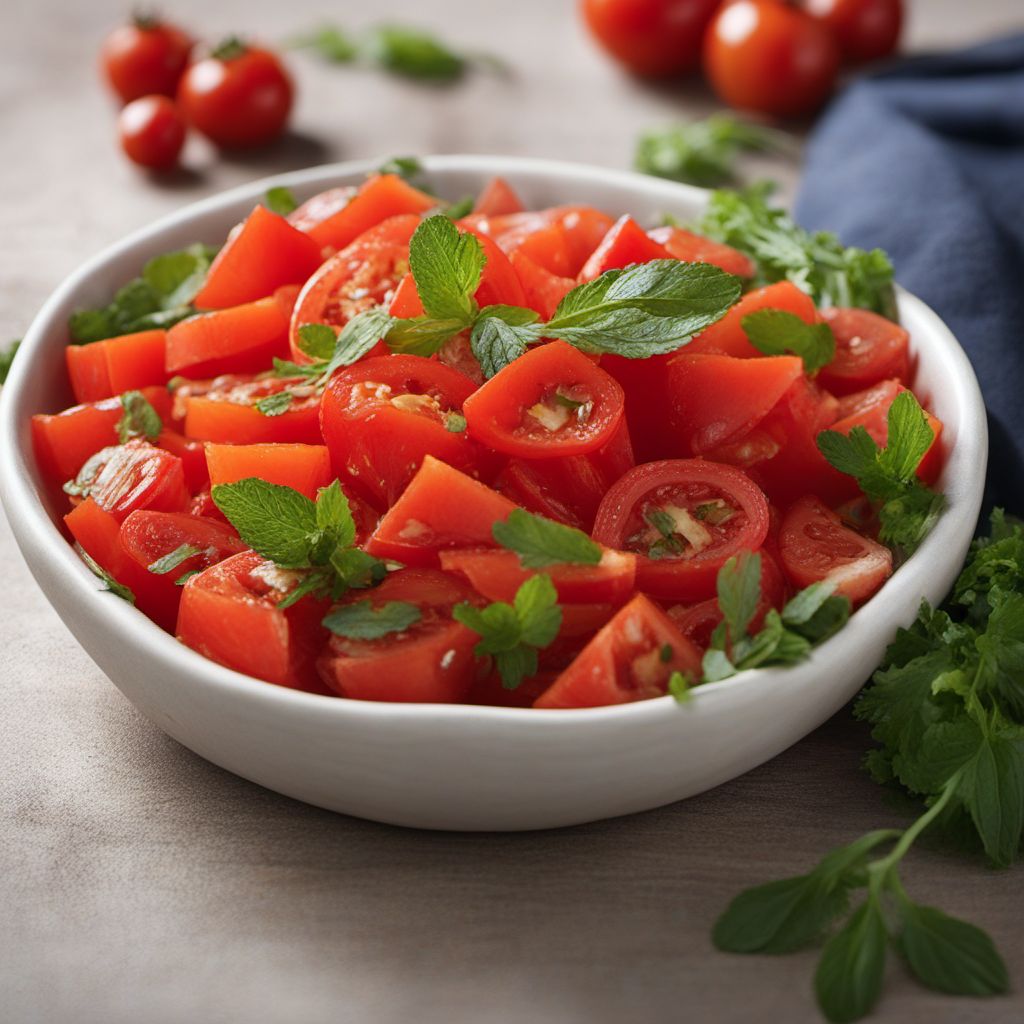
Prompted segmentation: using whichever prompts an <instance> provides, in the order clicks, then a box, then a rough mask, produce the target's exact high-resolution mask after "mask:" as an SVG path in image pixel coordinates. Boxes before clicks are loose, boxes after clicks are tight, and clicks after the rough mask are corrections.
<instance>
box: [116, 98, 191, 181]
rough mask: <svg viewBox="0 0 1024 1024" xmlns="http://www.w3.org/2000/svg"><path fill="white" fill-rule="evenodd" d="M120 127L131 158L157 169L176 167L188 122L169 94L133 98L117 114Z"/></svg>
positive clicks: (122, 143)
mask: <svg viewBox="0 0 1024 1024" xmlns="http://www.w3.org/2000/svg"><path fill="white" fill-rule="evenodd" d="M117 130H118V134H119V135H120V137H121V148H122V149H123V150H124V151H125V153H126V154H127V156H128V159H129V160H132V161H134V162H135V163H137V164H139V165H140V166H142V167H152V168H154V169H155V170H166V169H167V168H169V167H173V166H174V165H175V164H176V163H177V162H178V155H179V154H180V153H181V147H182V146H183V145H184V144H185V122H184V120H183V119H182V116H181V114H180V113H179V111H178V108H177V107H176V106H175V105H174V102H173V101H172V100H169V99H168V98H167V97H166V96H142V97H141V98H139V99H137V100H132V102H131V103H129V104H128V105H127V106H126V107H125V108H124V109H123V110H122V111H121V113H120V114H118V117H117Z"/></svg>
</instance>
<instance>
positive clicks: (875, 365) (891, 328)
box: [818, 308, 910, 395]
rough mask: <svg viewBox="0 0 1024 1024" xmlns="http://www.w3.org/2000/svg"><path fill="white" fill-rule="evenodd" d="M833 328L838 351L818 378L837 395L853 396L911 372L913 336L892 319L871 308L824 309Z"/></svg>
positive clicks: (904, 378)
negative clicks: (911, 343)
mask: <svg viewBox="0 0 1024 1024" xmlns="http://www.w3.org/2000/svg"><path fill="white" fill-rule="evenodd" d="M821 315H822V317H823V319H824V320H825V323H827V324H828V325H829V327H831V328H832V334H833V335H834V336H835V339H836V354H835V358H834V359H833V360H832V362H831V363H829V364H828V366H824V367H822V369H821V371H820V373H819V374H818V380H819V381H820V382H821V383H822V384H823V385H824V386H825V387H827V388H828V389H829V390H830V391H831V392H832V393H833V394H835V395H849V394H852V393H853V392H855V391H862V390H863V389H864V388H867V387H870V386H871V385H872V384H877V383H878V382H879V381H883V380H888V379H890V378H893V377H895V378H897V379H899V380H903V381H905V380H906V379H907V377H908V376H909V373H910V352H909V343H910V335H909V334H907V332H906V331H905V330H904V329H903V328H902V327H900V325H899V324H894V323H893V322H892V321H891V320H887V319H886V318H885V317H884V316H879V315H878V314H877V313H872V312H871V311H870V310H867V309H840V308H836V309H823V310H822V311H821Z"/></svg>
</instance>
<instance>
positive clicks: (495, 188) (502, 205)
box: [473, 178, 524, 217]
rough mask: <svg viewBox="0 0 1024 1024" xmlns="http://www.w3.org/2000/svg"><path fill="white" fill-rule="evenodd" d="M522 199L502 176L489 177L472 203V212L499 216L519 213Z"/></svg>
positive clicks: (521, 208) (486, 215) (521, 207)
mask: <svg viewBox="0 0 1024 1024" xmlns="http://www.w3.org/2000/svg"><path fill="white" fill-rule="evenodd" d="M523 208H524V207H523V201H522V200H521V199H520V198H519V195H518V193H517V192H516V190H515V189H514V188H513V187H512V186H511V185H510V184H509V183H508V182H507V181H506V180H505V179H504V178H491V180H490V181H489V182H487V184H486V185H484V187H483V188H482V189H481V190H480V195H478V196H477V197H476V202H475V203H474V204H473V212H474V213H480V214H483V215H484V216H485V217H501V216H504V215H505V214H506V213H521V212H522V210H523Z"/></svg>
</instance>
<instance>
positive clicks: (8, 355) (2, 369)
mask: <svg viewBox="0 0 1024 1024" xmlns="http://www.w3.org/2000/svg"><path fill="white" fill-rule="evenodd" d="M20 347H21V339H20V338H19V339H17V340H16V341H12V342H11V343H10V344H9V345H8V346H7V347H6V348H3V349H0V385H3V384H6V383H7V376H8V374H9V373H10V372H11V364H12V363H13V362H14V357H15V356H16V355H17V353H18V349H19V348H20Z"/></svg>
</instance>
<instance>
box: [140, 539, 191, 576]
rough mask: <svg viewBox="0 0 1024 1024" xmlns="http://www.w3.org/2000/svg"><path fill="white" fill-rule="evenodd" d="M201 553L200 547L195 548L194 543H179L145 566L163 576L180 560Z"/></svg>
mask: <svg viewBox="0 0 1024 1024" xmlns="http://www.w3.org/2000/svg"><path fill="white" fill-rule="evenodd" d="M202 553H203V551H202V548H197V547H196V546H195V545H194V544H179V545H178V547H176V548H175V549H174V550H173V551H171V552H169V553H168V554H166V555H164V556H163V557H162V558H158V559H157V560H156V561H155V562H150V564H149V565H148V566H146V568H147V569H148V570H149V571H150V572H153V573H156V574H157V575H158V576H163V575H165V574H166V573H169V572H173V571H174V570H175V569H177V568H178V566H179V565H181V563H182V562H187V561H188V560H189V559H190V558H192V557H194V556H195V555H201V554H202Z"/></svg>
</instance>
